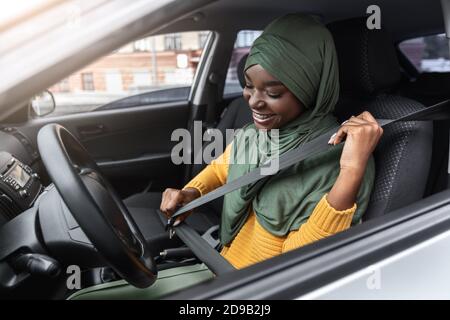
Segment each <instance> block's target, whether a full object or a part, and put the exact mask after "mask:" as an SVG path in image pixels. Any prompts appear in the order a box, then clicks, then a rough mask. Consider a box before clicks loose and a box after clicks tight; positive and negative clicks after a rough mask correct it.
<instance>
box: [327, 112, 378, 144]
mask: <svg viewBox="0 0 450 320" xmlns="http://www.w3.org/2000/svg"><path fill="white" fill-rule="evenodd" d="M361 130H364V131H365V132H367V131H374V135H378V136H380V137H381V134H382V133H383V129H382V128H381V127H380V126H379V125H378V123H377V121H376V119H375V118H374V117H373V116H372V115H371V114H370V113H369V112H367V111H364V112H363V113H361V114H359V115H358V116H356V117H354V116H352V117H351V118H349V119H348V120H346V121H344V122H343V123H342V125H341V127H340V128H339V130H338V131H337V132H336V133H335V134H333V135H332V136H331V137H330V140H329V141H328V144H333V145H336V144H339V143H341V142H342V141H343V140H345V137H346V136H347V135H348V134H349V133H357V132H361Z"/></svg>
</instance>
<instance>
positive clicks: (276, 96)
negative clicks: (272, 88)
mask: <svg viewBox="0 0 450 320" xmlns="http://www.w3.org/2000/svg"><path fill="white" fill-rule="evenodd" d="M267 95H268V96H269V97H271V98H273V99H278V98H280V97H281V93H278V92H267Z"/></svg>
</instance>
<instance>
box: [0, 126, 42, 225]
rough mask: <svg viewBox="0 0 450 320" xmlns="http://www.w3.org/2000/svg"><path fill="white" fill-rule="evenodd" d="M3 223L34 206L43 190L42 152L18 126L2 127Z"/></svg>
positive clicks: (0, 190)
mask: <svg viewBox="0 0 450 320" xmlns="http://www.w3.org/2000/svg"><path fill="white" fill-rule="evenodd" d="M0 146H1V149H0V226H2V225H3V224H5V223H6V222H8V221H10V220H11V219H13V218H14V217H16V216H17V215H19V214H20V213H21V212H23V211H25V210H27V209H28V208H30V207H31V206H32V205H33V204H34V202H35V201H36V199H37V198H38V196H39V195H40V193H41V192H42V191H43V185H42V182H41V178H40V176H39V174H38V173H37V172H38V170H39V167H40V165H39V154H38V153H37V150H34V148H33V147H32V145H31V143H30V142H29V141H28V139H27V138H26V137H25V136H24V135H23V134H22V133H20V132H19V131H18V130H17V129H15V128H2V129H1V130H0Z"/></svg>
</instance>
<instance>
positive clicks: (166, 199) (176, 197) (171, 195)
mask: <svg viewBox="0 0 450 320" xmlns="http://www.w3.org/2000/svg"><path fill="white" fill-rule="evenodd" d="M182 202H183V195H182V193H181V190H177V189H166V190H165V191H164V192H163V197H162V201H161V206H160V210H161V212H163V213H164V214H165V215H166V216H167V217H170V216H171V215H172V214H173V213H174V212H175V210H177V209H178V208H179V207H180V206H181V205H182Z"/></svg>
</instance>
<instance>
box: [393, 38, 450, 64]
mask: <svg viewBox="0 0 450 320" xmlns="http://www.w3.org/2000/svg"><path fill="white" fill-rule="evenodd" d="M399 48H400V50H401V51H402V52H403V54H404V55H405V56H406V57H407V58H408V59H409V61H411V63H412V64H413V65H414V66H415V67H416V69H417V71H419V72H450V57H449V51H448V42H447V39H446V37H445V34H437V35H432V36H427V37H419V38H414V39H409V40H406V41H403V42H401V43H400V44H399Z"/></svg>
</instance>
